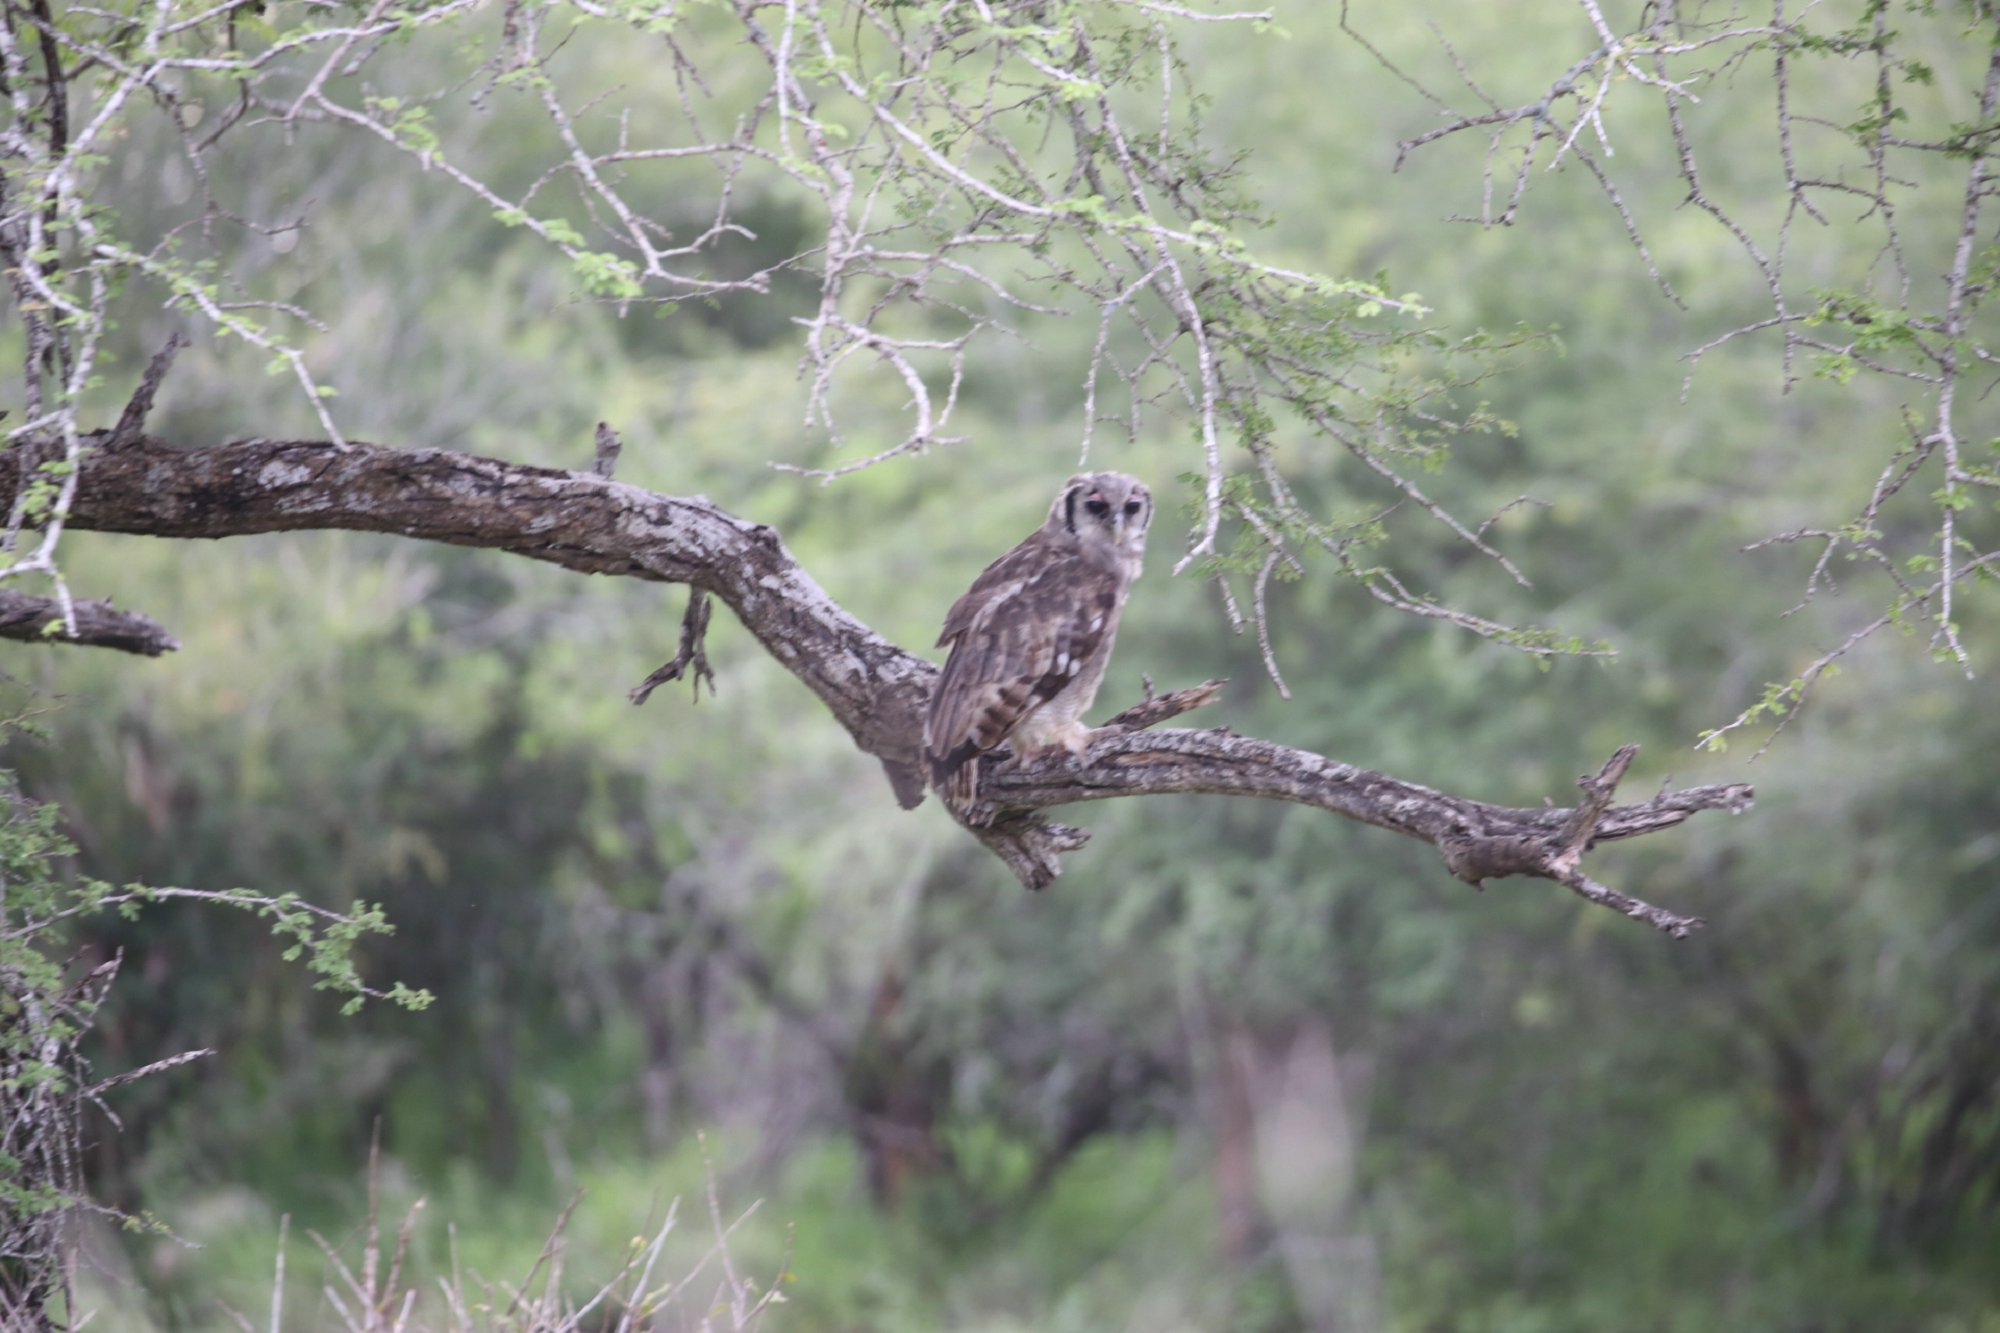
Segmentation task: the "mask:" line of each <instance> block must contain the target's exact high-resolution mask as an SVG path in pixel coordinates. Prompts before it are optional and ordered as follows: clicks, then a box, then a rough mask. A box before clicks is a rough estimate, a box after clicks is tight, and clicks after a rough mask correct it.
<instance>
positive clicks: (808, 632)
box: [0, 432, 1752, 936]
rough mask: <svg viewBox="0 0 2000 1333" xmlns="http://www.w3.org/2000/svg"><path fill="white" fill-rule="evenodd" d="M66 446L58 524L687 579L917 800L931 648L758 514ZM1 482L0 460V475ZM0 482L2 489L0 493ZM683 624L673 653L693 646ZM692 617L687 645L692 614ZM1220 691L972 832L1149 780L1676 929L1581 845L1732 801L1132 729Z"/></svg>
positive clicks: (422, 454) (297, 464) (1105, 730)
mask: <svg viewBox="0 0 2000 1333" xmlns="http://www.w3.org/2000/svg"><path fill="white" fill-rule="evenodd" d="M85 443H86V445H87V446H89V447H88V448H87V449H86V450H85V452H84V454H83V462H82V471H81V477H80V479H79V485H78V487H77V491H76V499H75V502H74V505H73V506H72V509H71V513H70V519H69V522H70V526H71V527H73V528H77V529H86V530H89V529H94V530H97V531H105V532H128V533H140V534H145V535H150V536H156V537H202V538H219V537H233V536H243V535H248V534H251V533H262V532H281V531H295V530H304V529H315V528H337V529H349V530H355V531H363V532H385V533H395V534H399V535H402V536H408V537H415V538H419V539H422V540H427V541H441V542H450V543H452V544H454V545H459V546H481V547H490V548H493V549H495V550H502V551H508V552H511V553H513V554H516V555H523V556H527V557H529V558H531V559H535V560H546V561H549V562H551V563H553V564H558V565H562V566H564V567H565V568H569V569H574V570H579V571H582V572H584V573H590V574H618V575H626V576H630V577H634V578H644V579H652V580H655V581H658V582H664V583H684V584H687V585H689V586H690V587H692V588H693V589H695V590H696V592H697V593H701V594H707V595H710V596H714V597H716V598H719V599H720V600H721V601H723V602H725V603H727V604H728V605H729V607H730V609H731V610H732V611H734V612H735V613H736V615H737V617H738V619H740V620H741V621H742V622H743V624H744V626H745V627H746V628H747V629H749V630H750V632H751V633H752V634H753V635H754V636H755V637H756V638H757V640H758V642H759V643H761V644H762V645H763V646H764V648H765V649H766V651H768V652H770V653H771V655H772V656H773V657H775V658H776V659H777V660H778V661H779V662H781V663H782V664H783V665H784V666H785V667H786V668H787V669H788V670H790V671H791V672H792V673H793V674H794V675H796V676H797V677H798V678H799V679H800V680H801V681H802V682H803V683H804V684H805V685H806V686H807V687H808V688H810V689H811V690H812V691H813V693H814V694H816V695H818V696H819V698H820V699H821V700H822V701H823V702H824V703H825V704H826V705H827V707H828V708H829V709H830V710H831V711H832V712H833V715H834V717H835V718H836V719H837V720H838V721H839V722H840V723H841V725H842V726H844V727H846V728H847V731H848V733H849V734H850V735H851V736H852V737H853V738H854V741H855V744H857V745H858V746H860V748H861V749H862V750H864V751H866V752H867V753H869V754H872V755H874V756H875V757H877V758H878V759H880V760H881V761H882V764H883V766H884V768H885V769H887V770H888V772H889V776H890V780H891V783H892V785H894V787H895V788H896V791H897V794H898V797H899V799H901V800H902V801H903V803H904V804H905V805H914V804H915V803H916V802H917V801H919V800H921V799H922V790H923V789H922V786H921V783H920V782H919V781H918V780H917V778H916V775H917V773H918V772H919V769H918V760H919V747H920V741H921V734H922V719H923V712H924V708H925V705H926V703H927V701H928V700H929V697H930V691H931V687H932V685H933V683H934V681H935V680H936V677H937V667H936V666H934V665H933V664H932V663H930V662H929V661H926V660H925V659H923V658H921V657H917V656H915V655H914V654H911V653H907V652H905V651H903V650H902V649H900V648H898V647H897V646H896V645H894V644H892V643H890V642H888V641H887V640H886V639H883V638H882V637H881V636H880V635H878V634H876V633H874V632H873V631H871V630H870V629H868V627H867V626H865V625H863V624H861V622H859V621H857V620H856V619H854V617H852V616H851V615H849V614H848V613H847V612H846V611H844V610H842V609H841V608H840V607H839V606H837V605H835V603H834V602H833V600H832V599H831V598H830V597H828V596H827V594H826V592H825V591H824V590H823V589H821V588H820V587H819V585H818V584H817V583H815V582H814V581H813V580H812V578H811V577H810V576H808V575H807V574H806V572H805V571H804V570H803V569H801V568H800V567H799V566H798V564H797V563H796V562H795V561H794V560H793V559H792V557H791V555H790V554H789V553H788V552H787V551H786V550H785V547H784V543H783V542H781V541H780V540H779V539H778V535H777V533H776V532H774V531H773V530H772V529H770V528H768V527H765V526H762V525H760V524H756V523H750V522H746V521H745V520H743V519H739V518H736V517H734V516H732V515H730V514H728V513H725V512H724V511H722V510H721V509H719V508H717V507H716V506H714V505H713V504H710V503H709V502H708V501H706V500H703V499H681V498H676V497H673V496H666V495H658V494H655V493H653V492H650V491H644V490H640V489H639V488H637V487H634V486H627V485H624V484H622V483H619V482H614V481H611V480H609V479H608V478H605V477H602V476H599V475H597V474H596V473H593V472H562V471H558V470H555V469H552V468H539V467H526V466H521V465H517V464H511V463H503V462H499V461H497V460H494V459H489V458H478V457H474V456H471V455H467V454H456V453H447V452H444V451H441V450H399V449H386V448H380V447H377V446H373V445H365V444H358V443H353V442H349V443H348V444H346V445H345V446H344V447H340V448H335V447H331V446H328V445H326V444H323V443H318V442H312V441H274V440H262V439H255V440H243V441H239V442H236V443H233V444H224V445H217V446H214V447H210V448H202V449H179V448H175V447H172V446H170V445H168V444H166V443H163V442H162V441H160V440H158V439H155V438H153V437H150V436H144V435H139V436H134V437H132V438H129V439H125V440H122V441H119V440H114V439H113V437H112V435H111V433H109V432H99V433H98V434H96V435H92V436H89V437H87V438H86V441H85ZM11 484H13V483H11V482H9V481H6V480H4V479H0V487H5V486H8V485H11ZM11 498H12V497H11V496H10V495H7V494H5V493H4V491H0V502H6V501H11ZM703 619H705V617H703ZM683 628H684V632H683V636H682V651H683V655H684V656H687V657H688V660H687V661H686V662H682V663H681V665H683V666H686V665H688V664H689V662H692V661H693V660H694V658H693V657H692V656H691V655H689V653H690V639H689V631H688V630H687V627H686V625H685V624H684V627H683ZM692 634H693V641H694V643H695V645H696V646H697V647H698V642H699V626H698V625H697V626H696V628H695V630H694V631H692ZM677 660H678V659H677ZM1219 689H1220V682H1215V681H1211V682H1208V683H1207V684H1205V685H1201V686H1197V687H1195V688H1193V689H1189V690H1180V691H1175V692H1172V693H1170V694H1166V695H1162V696H1159V697H1158V698H1157V699H1149V700H1147V701H1146V702H1144V703H1142V704H1139V705H1137V706H1135V707H1134V708H1132V709H1128V710H1126V712H1124V713H1121V714H1119V715H1118V716H1117V717H1115V718H1113V719H1112V720H1111V722H1110V723H1108V724H1107V725H1106V726H1104V727H1102V728H1100V729H1099V730H1098V731H1097V732H1095V733H1094V735H1093V737H1092V740H1091V744H1090V747H1089V749H1088V750H1087V751H1086V753H1085V754H1084V755H1083V756H1082V757H1081V759H1075V760H1073V759H1071V758H1069V757H1068V756H1067V755H1057V756H1052V757H1044V758H1039V759H1036V760H1034V761H1032V762H1028V763H1018V762H1016V763H1001V764H995V765H991V766H988V769H987V771H986V773H985V775H984V784H983V788H982V793H981V794H982V796H983V797H984V798H985V799H986V800H987V801H988V802H990V803H991V804H992V805H995V806H997V807H999V808H1000V810H1001V815H1000V817H999V818H998V819H996V820H995V821H994V822H993V824H992V825H990V826H989V827H985V828H979V829H974V830H972V831H973V833H974V834H975V835H976V836H977V837H978V838H979V839H980V841H981V842H983V843H984V844H985V845H986V846H987V847H988V848H990V849H991V850H992V851H993V852H994V853H995V854H996V855H998V856H1000V857H1001V859H1002V860H1004V861H1005V862H1006V863H1007V865H1008V866H1009V868H1011V869H1012V870H1013V871H1014V873H1015V874H1016V875H1017V876H1018V877H1019V878H1020V879H1021V881H1022V882H1023V883H1024V884H1027V885H1028V886H1029V887H1031V888H1041V887H1044V886H1045V885H1047V884H1049V883H1050V882H1051V881H1053V880H1054V879H1055V878H1056V876H1057V875H1058V874H1060V873H1061V867H1060V862H1059V858H1060V856H1061V854H1062V853H1064V852H1068V851H1073V850H1075V849H1076V848H1078V847H1081V846H1082V845H1083V844H1084V842H1085V841H1087V840H1088V838H1089V834H1088V833H1086V832H1084V831H1083V830H1081V829H1075V828H1070V827H1067V826H1064V825H1059V824H1053V823H1050V822H1048V821H1046V820H1044V819H1043V818H1042V817H1041V815H1040V814H1039V813H1038V812H1039V811H1041V810H1043V809H1045V808H1047V807H1050V806H1056V805H1066V804H1070V803H1073V802H1077V801H1091V800H1106V799H1110V798H1113V797H1121V796H1140V795H1151V794H1156V793H1165V792H1181V793H1207V794H1216V795H1232V796H1256V797H1263V798H1266V799H1272V800H1284V801H1294V802H1298V803H1300V804H1304V805H1310V806H1313V807H1315V808H1317V809H1322V810H1327V811H1331V812H1333V813H1335V814H1340V815H1344V816H1346V817H1348V818H1350V819H1357V820H1360V821H1361V822H1363V823H1366V824H1373V825H1376V826H1377V827H1380V828H1385V829H1389V830H1391V831H1393V832H1396V833H1401V834H1403V835H1404V836H1406V837H1412V838H1417V839H1420V840H1422V841H1424V842H1428V843H1430V844H1432V845H1433V846H1435V847H1437V848H1438V850H1439V853H1440V854H1441V855H1442V856H1443V858H1444V861H1445V865H1446V867H1447V868H1448V869H1449V870H1450V871H1451V873H1452V874H1453V875H1455V876H1457V877H1458V878H1459V879H1462V880H1465V881H1466V882H1467V883H1470V884H1474V885H1479V884H1482V883H1483V882H1484V881H1485V880H1487V879H1494V878H1500V877H1503V876H1507V875H1527V876H1534V877H1539V878H1544V879H1552V880H1555V881H1556V882H1558V883H1561V884H1564V885H1566V886H1567V887H1569V888H1570V889H1572V890H1573V891H1575V892H1576V893H1578V894H1580V895H1581V896H1583V897H1585V898H1587V899H1589V900H1590V901H1593V902H1598V903H1601V904H1603V905H1605V906H1609V907H1613V908H1615V909H1616V910H1618V911H1621V912H1624V913H1626V914H1627V915H1630V916H1634V917H1638V918H1640V919H1642V920H1646V921H1648V922H1650V923H1651V924H1653V925H1655V926H1657V927H1659V928H1660V929H1662V930H1665V931H1667V932H1668V933H1669V934H1672V935H1676V936H1680V935H1684V934H1686V933H1687V932H1688V931H1689V930H1690V929H1692V928H1694V927H1695V926H1697V925H1699V924H1700V922H1699V921H1698V920H1697V919H1695V918H1692V917H1683V916H1678V915H1676V914H1674V913H1671V912H1667V911H1663V910H1661V909H1659V908H1654V907H1650V906H1648V905H1647V904H1644V903H1640V902H1637V901H1636V900H1633V899H1629V898H1626V897H1624V896H1623V895H1621V894H1618V893H1616V892H1615V891H1613V890H1610V889H1607V888H1605V887H1604V886H1602V885H1600V884H1597V883H1595V882H1594V881H1592V880H1591V879H1589V878H1588V877H1587V876H1585V875H1584V874H1583V873H1582V871H1581V869H1580V868H1579V862H1580V859H1581V857H1582V855H1583V853H1584V852H1585V851H1586V850H1587V849H1588V848H1590V847H1592V846H1594V845H1596V844H1597V843H1600V842H1604V841H1607V840H1609V839H1613V838H1630V837H1638V836H1641V835H1644V834H1647V833H1655V832H1658V831H1660V830H1662V829H1666V828H1672V827H1674V826H1675V825H1677V824H1680V823H1682V822H1684V821H1685V820H1686V819H1687V818H1688V817H1689V816H1691V815H1693V814H1696V813H1698V812H1700V811H1703V810H1729V811H1742V810H1744V809H1747V808H1748V807H1749V805H1750V801H1751V795H1752V793H1751V790H1750V788H1749V787H1747V786H1718V787H1696V788H1691V789H1689V790H1687V791H1682V792H1662V793H1661V794H1660V795H1658V796H1656V797H1654V798H1653V799H1652V800H1650V801H1645V802H1641V803H1639V804H1637V805H1625V806H1615V805H1612V804H1611V797H1612V793H1613V790H1614V789H1615V788H1616V786H1617V784H1618V782H1619V780H1620V779H1621V778H1622V777H1623V776H1624V773H1625V770H1626V768H1627V767H1628V766H1629V765H1630V763H1631V759H1632V754H1633V752H1634V751H1633V749H1632V747H1626V748H1625V749H1623V750H1620V751H1619V752H1618V753H1617V754H1616V755H1614V756H1613V757H1612V759H1611V761H1610V762H1609V763H1607V764H1606V765H1605V767H1604V769H1603V770H1602V771H1601V772H1599V773H1598V774H1596V775H1595V776H1591V777H1586V778H1584V779H1583V780H1582V786H1583V788H1584V799H1583V801H1582V802H1581V804H1579V805H1578V806H1577V807H1575V808H1573V809H1570V808H1556V807H1547V808H1540V809H1516V808H1512V807H1508V806H1498V805H1490V804H1487V803H1485V802H1482V801H1473V800H1468V799H1466V798H1463V797H1457V796H1449V795H1446V794H1444V793H1442V792H1437V791H1433V790H1431V789H1430V788H1428V787H1421V786H1418V785H1416V784H1415V783H1410V782H1404V781H1402V780H1400V779H1397V778H1393V777H1389V776H1388V775H1386V774H1382V773H1375V772H1370V771H1368V770H1366V769H1361V768H1356V767H1355V766H1353V765H1352V764H1343V763H1338V762H1336V761H1334V760H1331V759H1328V758H1325V757H1324V756H1322V755H1317V754H1312V753H1310V752H1308V751H1304V750H1295V749H1292V748H1290V747H1288V746H1284V745H1279V744H1277V743H1275V742H1272V741H1266V740H1259V739H1256V738H1254V737H1249V736H1238V735H1236V734H1234V733H1232V732H1230V731H1228V730H1226V729H1221V730H1202V731H1193V730H1178V729H1175V730H1146V729H1145V728H1148V727H1152V726H1154V725H1156V724H1157V723H1159V722H1163V721H1167V720H1169V719H1171V718H1173V717H1175V716H1177V715H1178V714H1180V713H1184V712H1186V711H1188V710H1189V709H1192V708H1198V707H1200V706H1201V705H1202V704H1204V703H1207V702H1209V701H1210V700H1211V699H1212V698H1213V697H1214V695H1215V693H1216V691H1217V690H1219Z"/></svg>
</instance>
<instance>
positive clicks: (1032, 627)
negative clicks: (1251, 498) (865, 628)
mask: <svg viewBox="0 0 2000 1333" xmlns="http://www.w3.org/2000/svg"><path fill="white" fill-rule="evenodd" d="M1152 519H1153V497H1152V493H1151V492H1149V491H1148V490H1147V489H1146V488H1145V486H1143V485H1142V484H1140V483H1139V482H1138V481H1137V480H1136V479H1134V478H1132V477H1128V476H1126V475H1124V474H1123V473H1120V472H1085V473H1079V474H1078V475H1076V476H1074V477H1071V478H1070V479H1069V480H1068V481H1066V482H1064V483H1063V488H1062V491H1061V493H1060V494H1058V495H1057V496H1056V500H1055V503H1054V504H1053V505H1051V506H1049V516H1048V519H1047V520H1046V521H1045V522H1043V524H1042V526H1041V527H1040V528H1039V529H1037V530H1036V531H1035V532H1033V533H1031V534H1030V535H1029V537H1028V539H1027V540H1026V541H1024V542H1022V543H1021V544H1020V545H1019V546H1016V547H1015V548H1014V549H1013V550H1011V551H1009V552H1007V554H1005V555H1003V556H1001V557H1000V558H999V559H998V560H995V561H994V562H993V563H992V564H990V565H988V566H987V567H986V571H985V572H984V573H982V574H981V575H980V576H979V577H978V578H977V579H974V580H973V582H972V587H971V588H970V589H968V590H967V591H966V594H965V596H963V597H961V598H959V599H958V601H957V602H955V603H953V605H952V608H951V611H950V612H949V614H947V615H946V616H945V618H944V633H943V634H942V635H940V636H939V638H938V646H939V647H940V648H949V649H950V650H951V655H950V656H949V657H948V658H946V659H945V664H944V674H943V675H942V676H941V677H939V679H938V684H937V689H936V691H935V692H934V693H933V694H932V695H931V706H930V713H929V715H928V716H927V717H926V718H925V720H924V755H925V758H926V759H927V760H928V762H929V764H930V772H931V785H932V786H934V787H936V788H937V791H938V794H939V795H940V796H942V797H943V798H944V802H945V804H946V805H947V806H949V807H950V808H951V809H952V811H953V812H954V813H956V814H957V815H958V816H959V817H960V818H961V819H964V820H966V821H967V822H969V823H975V824H984V823H987V822H989V821H990V820H991V818H992V812H991V811H981V810H978V809H977V808H976V802H975V795H976V793H977V792H978V790H979V761H980V756H982V755H984V754H987V753H988V752H990V751H992V750H995V749H997V748H999V747H1000V746H1001V745H1002V744H1010V745H1011V746H1012V747H1013V749H1014V750H1015V752H1016V753H1030V752H1035V751H1047V750H1051V749H1054V748H1056V747H1058V746H1060V747H1062V748H1064V749H1067V750H1068V751H1069V752H1070V753H1071V754H1079V753H1081V752H1082V750H1083V747H1084V745H1085V743H1086V741H1087V739H1088V737H1089V735H1090V729H1089V728H1088V727H1086V726H1085V725H1084V724H1083V723H1082V721H1081V720H1080V719H1081V718H1082V716H1083V713H1084V710H1085V709H1087V708H1089V707H1090V703H1091V700H1092V699H1094V698H1096V697H1097V687H1098V685H1099V684H1100V683H1102V682H1103V680H1104V668H1105V665H1106V663H1108V662H1109V661H1110V660H1111V641H1112V639H1113V638H1114V637H1115V636H1116V635H1117V633H1118V615H1119V613H1120V612H1121V611H1123V610H1124V609H1125V596H1126V592H1127V590H1128V589H1130V588H1131V586H1132V580H1133V579H1135V578H1138V577H1139V564H1140V561H1141V559H1142V558H1143V557H1144V555H1145V553H1146V525H1147V524H1149V523H1150V522H1152Z"/></svg>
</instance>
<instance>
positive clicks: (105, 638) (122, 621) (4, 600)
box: [0, 588, 181, 657]
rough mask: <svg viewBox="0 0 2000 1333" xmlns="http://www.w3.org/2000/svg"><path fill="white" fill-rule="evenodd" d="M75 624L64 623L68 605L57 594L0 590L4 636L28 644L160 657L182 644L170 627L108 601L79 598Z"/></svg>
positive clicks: (0, 633)
mask: <svg viewBox="0 0 2000 1333" xmlns="http://www.w3.org/2000/svg"><path fill="white" fill-rule="evenodd" d="M72 607H73V610H74V612H75V628H74V629H73V630H72V629H66V628H64V626H63V608H62V605H61V603H59V602H58V601H56V599H55V598H53V597H35V596H31V595H30V594H28V593H22V592H14V591H12V590H10V589H5V588H0V638H5V639H20V640H22V641H23V642H26V643H74V644H82V645H86V646H88V647H92V648H111V649H115V650H116V651H118V652H121V653H139V654H141V655H143V656H146V657H158V656H159V655H160V654H161V653H170V652H173V651H174V650H175V649H177V648H179V647H180V646H181V641H180V640H179V639H176V638H175V637H174V636H173V635H172V634H170V633H168V632H167V628H166V626H164V625H162V624H160V623H159V622H158V621H157V620H154V619H152V618H151V617H150V616H142V615H140V614H139V613H138V612H137V611H120V610H118V609H117V608H115V607H114V606H112V605H111V603H110V602H108V601H103V602H75V603H73V604H72Z"/></svg>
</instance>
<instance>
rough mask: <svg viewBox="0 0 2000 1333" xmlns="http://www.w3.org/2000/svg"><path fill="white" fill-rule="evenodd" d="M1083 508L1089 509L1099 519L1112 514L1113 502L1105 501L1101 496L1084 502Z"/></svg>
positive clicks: (1092, 497) (1094, 496)
mask: <svg viewBox="0 0 2000 1333" xmlns="http://www.w3.org/2000/svg"><path fill="white" fill-rule="evenodd" d="M1083 507H1084V508H1085V509H1088V510H1089V511H1090V512H1091V513H1093V514H1095V515H1097V516H1098V517H1099V518H1103V517H1104V516H1105V515H1106V514H1108V513H1110V512H1111V502H1110V501H1109V500H1107V499H1105V498H1104V497H1103V496H1101V495H1093V496H1091V497H1090V498H1089V499H1088V500H1085V501H1084V502H1083Z"/></svg>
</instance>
